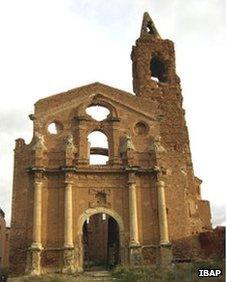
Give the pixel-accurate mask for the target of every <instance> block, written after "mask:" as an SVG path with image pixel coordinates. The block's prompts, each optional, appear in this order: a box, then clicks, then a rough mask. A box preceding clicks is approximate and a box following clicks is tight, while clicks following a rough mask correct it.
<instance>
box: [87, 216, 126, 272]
mask: <svg viewBox="0 0 226 282" xmlns="http://www.w3.org/2000/svg"><path fill="white" fill-rule="evenodd" d="M82 242H83V268H84V269H85V270H99V269H112V268H113V267H115V266H116V265H118V264H119V263H120V243H119V226H118V223H117V222H116V220H115V219H114V218H113V217H112V216H110V215H108V214H106V213H97V214H94V215H92V216H90V217H89V218H87V219H86V221H85V222H84V224H83V238H82Z"/></svg>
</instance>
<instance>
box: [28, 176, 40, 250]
mask: <svg viewBox="0 0 226 282" xmlns="http://www.w3.org/2000/svg"><path fill="white" fill-rule="evenodd" d="M41 225H42V182H41V181H40V180H35V183H34V211H33V242H32V245H31V247H32V248H40V249H41V248H42V243H41V232H42V228H41Z"/></svg>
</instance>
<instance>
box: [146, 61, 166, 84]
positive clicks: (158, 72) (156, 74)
mask: <svg viewBox="0 0 226 282" xmlns="http://www.w3.org/2000/svg"><path fill="white" fill-rule="evenodd" d="M150 71H151V79H152V80H154V81H156V82H167V72H166V65H165V63H164V62H162V61H161V60H160V59H159V58H158V57H157V56H154V57H153V58H152V59H151V62H150Z"/></svg>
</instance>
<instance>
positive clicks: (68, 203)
mask: <svg viewBox="0 0 226 282" xmlns="http://www.w3.org/2000/svg"><path fill="white" fill-rule="evenodd" d="M64 247H65V248H73V247H74V244H73V226H72V182H70V181H68V182H66V187H65V200H64Z"/></svg>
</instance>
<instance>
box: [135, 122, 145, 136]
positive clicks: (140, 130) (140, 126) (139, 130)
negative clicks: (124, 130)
mask: <svg viewBox="0 0 226 282" xmlns="http://www.w3.org/2000/svg"><path fill="white" fill-rule="evenodd" d="M134 131H135V133H136V134H137V135H145V134H147V133H148V126H147V124H146V123H144V122H141V121H140V122H138V123H137V124H136V125H135V127H134Z"/></svg>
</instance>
